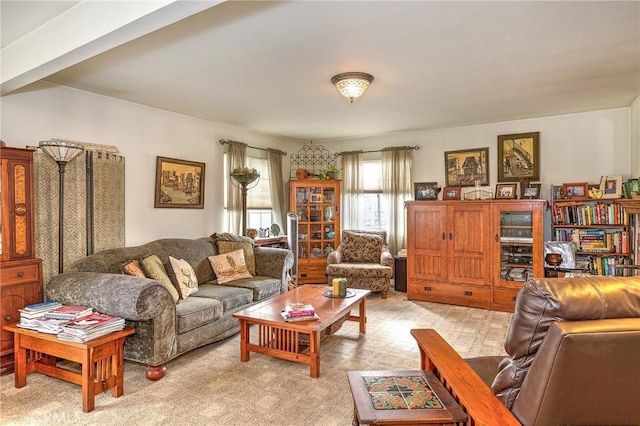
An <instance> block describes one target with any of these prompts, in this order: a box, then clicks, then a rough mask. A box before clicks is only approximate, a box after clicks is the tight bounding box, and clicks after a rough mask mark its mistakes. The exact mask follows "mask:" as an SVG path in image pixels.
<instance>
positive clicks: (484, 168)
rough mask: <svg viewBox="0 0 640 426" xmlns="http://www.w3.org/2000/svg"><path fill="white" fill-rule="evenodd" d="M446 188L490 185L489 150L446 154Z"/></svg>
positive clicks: (467, 150)
mask: <svg viewBox="0 0 640 426" xmlns="http://www.w3.org/2000/svg"><path fill="white" fill-rule="evenodd" d="M444 169H445V171H446V184H445V186H474V185H475V184H476V181H479V183H480V185H481V186H487V185H489V148H476V149H464V150H460V151H447V152H445V153H444Z"/></svg>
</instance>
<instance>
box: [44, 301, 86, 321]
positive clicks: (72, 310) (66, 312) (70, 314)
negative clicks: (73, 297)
mask: <svg viewBox="0 0 640 426" xmlns="http://www.w3.org/2000/svg"><path fill="white" fill-rule="evenodd" d="M92 312H93V308H89V307H87V306H76V305H62V306H60V307H58V308H56V309H54V310H53V311H49V312H47V313H46V314H44V316H45V317H46V318H57V319H66V320H74V319H76V318H81V317H85V316H87V315H90V314H91V313H92Z"/></svg>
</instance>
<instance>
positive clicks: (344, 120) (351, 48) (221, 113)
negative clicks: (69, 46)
mask: <svg viewBox="0 0 640 426" xmlns="http://www.w3.org/2000/svg"><path fill="white" fill-rule="evenodd" d="M10 3H20V5H12V7H9V4H10ZM76 3H80V2H74V1H65V2H44V1H25V2H10V1H9V2H8V1H5V0H2V22H1V24H2V39H3V40H2V46H3V48H4V47H5V46H6V45H8V44H11V43H12V42H14V41H15V40H18V39H19V38H20V37H21V36H22V35H24V34H26V33H28V31H31V30H32V29H33V28H34V26H37V25H40V24H42V23H43V22H46V20H47V19H51V18H53V17H55V16H56V15H57V14H59V13H62V12H64V11H65V10H67V9H68V8H71V7H73V6H74V5H75V4H76ZM116 3H117V2H115V3H114V4H116ZM36 9H37V11H38V13H37V14H35V13H32V12H34V11H35V10H36ZM27 18H29V19H27ZM29 26H31V27H29ZM346 71H364V72H368V73H371V74H373V75H374V76H375V80H374V82H373V83H372V85H371V87H370V88H369V90H368V91H367V93H365V95H364V96H363V97H362V98H360V99H358V100H356V101H354V103H353V104H349V102H348V100H346V99H344V98H342V97H341V96H340V95H339V94H338V92H337V91H336V90H335V88H334V87H333V86H332V85H331V83H330V82H329V79H330V78H331V76H333V75H334V74H337V73H340V72H346ZM45 80H47V81H49V82H53V83H57V84H61V85H65V86H69V87H74V88H77V89H80V90H86V91H89V92H93V93H97V94H102V95H105V96H110V97H114V98H119V99H124V100H128V101H131V102H136V103H140V104H143V105H148V106H152V107H156V108H161V109H164V110H169V111H174V112H177V113H181V114H185V115H189V116H193V117H198V118H202V119H205V120H210V121H215V122H222V123H229V124H234V125H238V126H242V127H245V128H249V129H253V130H255V131H259V132H264V133H268V134H274V135H280V136H285V137H291V138H299V139H303V140H313V141H319V140H328V139H335V138H346V137H352V136H366V135H373V134H381V133H389V132H397V131H403V130H413V129H429V128H440V127H449V126H461V125H468V124H477V123H486V122H496V121H507V120H514V119H522V118H531V117H540V116H549V115H558V114H566V113H573V112H581V111H590V110H597V109H607V108H617V107H628V106H629V105H631V103H632V102H633V101H634V100H635V99H636V98H637V97H638V95H639V94H640V2H638V1H626V2H612V1H602V2H598V1H589V2H575V1H566V2H563V1H556V2H537V1H534V2H523V1H518V2H516V1H513V2H506V1H500V2H455V1H447V2H435V1H367V2H365V1H359V2H356V1H353V2H344V1H341V2H338V1H293V2H272V1H261V2H249V1H227V2H224V3H222V4H219V5H217V6H213V7H210V8H209V9H207V10H204V11H202V12H200V13H196V14H194V15H192V16H189V17H187V18H185V19H182V20H180V21H178V22H176V23H174V24H171V25H168V26H165V27H164V28H161V29H159V30H156V31H154V32H151V33H149V34H147V35H144V36H141V37H139V38H137V39H133V40H131V41H129V42H127V43H124V44H122V45H120V46H117V47H114V48H112V49H110V50H108V51H106V52H104V53H101V54H98V55H96V56H94V57H91V58H89V59H87V60H84V61H82V62H79V63H77V64H75V65H72V66H70V67H68V68H66V69H62V70H60V71H58V72H56V73H54V74H52V75H48V76H47V77H46V78H45Z"/></svg>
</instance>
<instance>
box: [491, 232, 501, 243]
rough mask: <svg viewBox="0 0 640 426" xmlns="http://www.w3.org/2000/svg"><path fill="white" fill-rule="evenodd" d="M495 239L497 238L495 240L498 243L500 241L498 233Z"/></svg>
mask: <svg viewBox="0 0 640 426" xmlns="http://www.w3.org/2000/svg"><path fill="white" fill-rule="evenodd" d="M493 239H494V240H495V242H496V243H497V242H498V241H500V237H499V236H498V234H496V235H495V236H494V237H493Z"/></svg>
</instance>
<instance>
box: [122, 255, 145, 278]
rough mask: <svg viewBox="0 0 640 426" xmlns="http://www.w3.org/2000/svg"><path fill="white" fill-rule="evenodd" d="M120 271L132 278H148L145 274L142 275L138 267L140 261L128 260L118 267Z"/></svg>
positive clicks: (142, 271)
mask: <svg viewBox="0 0 640 426" xmlns="http://www.w3.org/2000/svg"><path fill="white" fill-rule="evenodd" d="M120 269H121V270H122V273H123V274H127V275H132V276H134V277H140V278H148V277H147V274H145V273H144V270H143V269H142V266H141V265H140V261H139V260H138V259H133V260H129V261H127V262H125V263H123V264H122V265H120Z"/></svg>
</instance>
